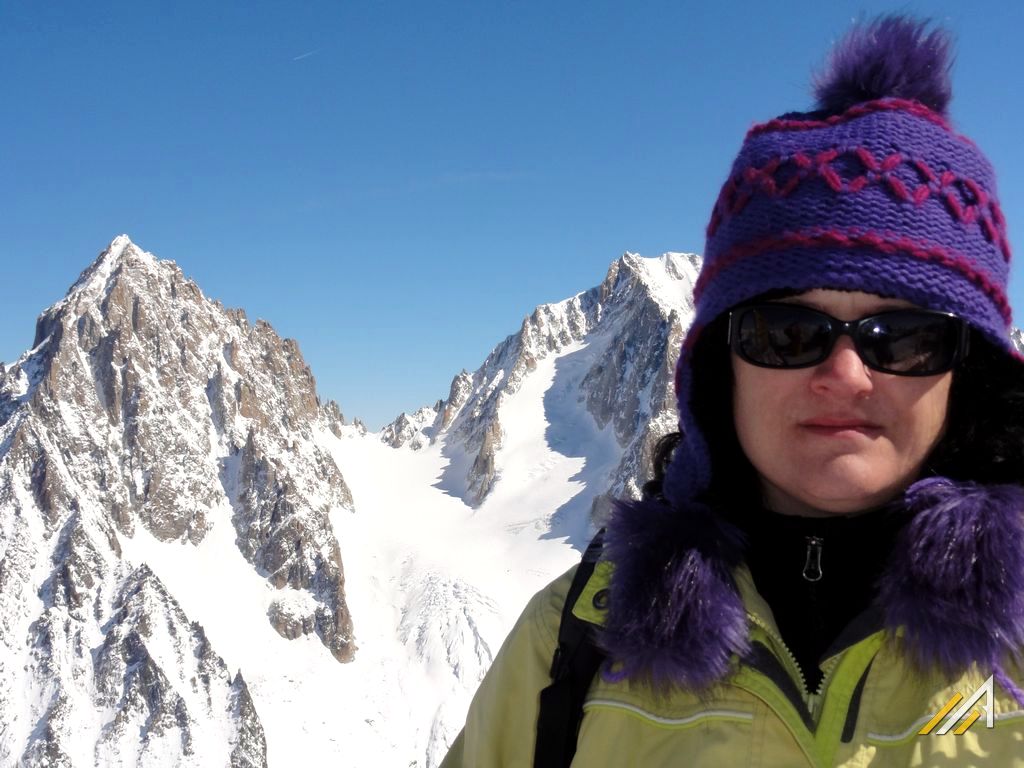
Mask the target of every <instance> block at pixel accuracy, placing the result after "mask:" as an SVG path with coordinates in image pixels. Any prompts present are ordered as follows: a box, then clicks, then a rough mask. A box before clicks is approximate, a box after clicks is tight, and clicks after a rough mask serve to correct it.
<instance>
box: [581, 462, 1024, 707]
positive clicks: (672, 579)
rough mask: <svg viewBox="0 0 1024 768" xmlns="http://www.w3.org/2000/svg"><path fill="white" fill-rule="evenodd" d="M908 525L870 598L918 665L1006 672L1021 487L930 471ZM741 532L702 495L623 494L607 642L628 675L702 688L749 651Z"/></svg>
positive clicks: (1021, 608)
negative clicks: (676, 498)
mask: <svg viewBox="0 0 1024 768" xmlns="http://www.w3.org/2000/svg"><path fill="white" fill-rule="evenodd" d="M903 501H904V504H905V505H906V508H907V509H908V510H909V511H910V512H911V514H912V517H911V519H910V521H909V522H908V523H907V524H906V525H905V526H904V527H903V528H902V529H901V530H900V532H899V533H898V534H897V541H896V545H895V547H894V549H893V554H892V556H891V557H890V559H889V561H888V563H887V565H886V567H885V569H884V571H883V573H882V576H881V578H880V580H879V583H878V591H877V594H876V597H875V603H874V607H875V608H876V609H878V611H879V612H880V614H881V615H882V616H883V620H884V625H885V628H886V629H887V630H889V631H890V632H891V633H893V635H895V631H896V630H897V629H898V628H902V630H903V631H902V633H901V636H900V638H899V642H901V643H902V644H903V649H904V651H905V653H906V654H907V656H908V658H909V659H910V660H911V661H912V662H913V663H915V664H916V665H918V666H920V667H922V668H931V667H937V668H939V669H941V670H942V671H944V672H947V673H951V674H952V673H954V672H957V671H962V670H963V669H964V668H965V667H967V666H969V665H970V664H971V663H974V662H976V663H978V664H979V665H982V666H990V667H995V668H997V669H998V668H999V667H1000V665H1001V663H1002V662H1003V661H1004V660H1005V659H1007V658H1008V657H1010V656H1016V655H1018V654H1019V653H1020V651H1021V650H1022V648H1024V487H1021V486H1018V485H992V486H985V485H977V484H974V483H954V482H953V481H950V480H948V479H945V478H929V479H926V480H922V481H919V482H917V483H915V484H914V485H912V486H911V487H910V488H909V489H907V491H906V493H905V495H904V499H903ZM743 551H744V536H743V533H742V532H741V531H740V530H739V529H738V528H737V527H736V526H734V525H732V524H731V523H729V522H728V521H726V520H724V519H723V518H722V517H720V516H718V515H715V514H714V513H713V512H712V510H711V509H709V508H708V507H707V506H706V505H703V504H701V503H699V502H690V503H688V504H687V505H685V506H683V507H679V506H672V505H670V504H669V503H668V502H666V501H664V500H661V499H657V500H655V499H648V500H643V501H628V502H618V503H617V504H616V506H615V509H614V511H613V514H612V517H611V520H610V521H609V524H608V531H607V534H606V537H605V552H606V556H607V558H608V559H609V560H610V561H611V562H612V563H613V564H614V570H613V571H612V574H611V580H610V584H609V601H608V612H607V615H606V618H605V622H604V626H603V628H602V629H601V630H600V632H599V642H600V643H601V645H602V647H603V648H604V649H605V651H606V652H607V653H608V655H609V657H610V659H611V660H612V661H613V662H615V664H616V667H617V669H618V670H619V673H618V674H619V675H621V676H625V677H630V678H636V679H640V680H645V681H647V682H649V683H651V684H652V685H654V686H655V687H657V688H666V687H669V686H679V687H682V688H684V689H692V690H700V689H704V688H707V687H708V686H710V685H711V684H712V683H714V682H716V681H717V680H719V679H720V678H722V677H724V676H725V675H726V674H727V673H728V671H729V667H730V660H731V659H732V657H733V655H734V654H737V655H739V656H744V655H746V653H747V652H748V651H749V649H750V640H749V631H748V620H747V612H746V609H745V608H744V605H743V602H742V600H741V598H740V594H739V591H738V590H737V587H736V584H735V581H734V578H733V571H734V570H735V568H736V567H737V566H739V565H740V563H741V562H742V561H743Z"/></svg>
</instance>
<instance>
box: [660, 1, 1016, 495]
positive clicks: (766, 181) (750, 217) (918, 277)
mask: <svg viewBox="0 0 1024 768" xmlns="http://www.w3.org/2000/svg"><path fill="white" fill-rule="evenodd" d="M926 27H927V23H926V22H920V21H913V20H909V19H906V18H904V17H899V16H888V17H883V18H881V19H879V20H877V21H875V22H872V23H870V24H867V25H861V26H857V27H855V28H854V29H853V30H852V31H851V32H850V33H849V34H848V35H847V36H846V37H845V38H844V39H843V40H842V41H841V42H840V43H839V44H838V45H837V47H836V48H835V49H834V50H833V52H832V55H831V58H830V59H829V62H828V66H827V68H826V70H825V72H824V73H823V74H822V75H821V76H820V77H819V78H817V80H816V85H815V92H816V96H817V97H818V105H817V106H818V111H816V112H810V113H790V114H786V115H783V116H782V117H779V118H777V119H775V120H771V121H769V122H767V123H762V124H760V125H755V126H754V127H753V128H751V129H750V131H749V132H748V133H747V136H746V138H745V140H744V142H743V146H742V147H741V148H740V152H739V155H738V156H737V158H736V161H735V162H734V163H733V167H732V171H731V173H730V174H729V178H728V179H727V180H726V182H725V184H724V185H723V186H722V191H721V193H720V194H719V197H718V200H717V202H716V203H715V206H714V210H713V212H712V215H711V221H710V223H709V224H708V228H707V243H706V245H705V249H704V264H703V267H702V269H701V273H700V276H699V278H698V280H697V284H696V287H695V290H694V298H695V301H696V310H697V312H696V317H695V318H694V321H693V325H692V326H691V327H690V330H689V332H688V333H687V335H686V338H685V340H684V341H683V348H682V353H681V354H680V356H679V362H678V365H677V367H676V378H675V388H676V399H677V404H678V407H679V427H680V431H681V432H682V433H683V441H684V443H683V445H682V446H681V447H680V449H679V450H677V451H676V452H675V454H674V459H673V461H672V464H671V465H670V466H669V469H668V472H667V474H666V477H665V482H664V485H663V489H664V493H665V496H666V497H667V498H668V499H669V500H670V501H671V502H672V503H673V504H674V505H679V504H684V503H686V502H687V501H690V500H692V499H694V498H695V496H696V495H697V494H698V493H700V491H702V490H704V489H706V488H707V487H708V485H709V483H710V478H711V467H710V461H709V457H708V450H707V444H706V442H705V440H704V438H703V436H702V435H701V434H700V431H699V429H698V428H697V425H696V422H695V421H694V418H693V414H692V412H691V410H690V386H691V378H692V371H691V367H690V361H691V353H692V350H693V347H694V344H695V343H696V341H697V338H698V337H699V335H700V333H701V331H702V329H703V328H705V327H706V326H707V325H708V324H709V323H710V322H711V321H713V320H714V319H715V318H716V317H718V316H719V315H721V314H722V313H723V312H725V311H727V310H729V309H730V308H731V307H734V306H735V305H737V304H739V303H742V302H744V301H748V300H750V299H752V298H754V297H755V296H758V295H760V294H763V293H766V292H768V291H774V290H780V289H783V290H793V291H804V290H810V289H812V288H834V289H844V290H859V291H865V292H868V293H875V294H879V295H881V296H889V297H896V298H901V299H906V300H908V301H911V302H913V303H915V304H917V305H919V306H922V307H927V308H930V309H935V310H941V311H945V312H953V313H955V314H957V315H959V316H960V317H962V318H964V319H965V320H967V321H968V322H969V323H970V324H971V325H972V326H973V327H974V328H976V329H977V330H978V331H980V332H981V333H983V334H984V335H985V336H986V337H987V338H988V339H990V340H991V341H992V342H994V343H995V344H997V345H999V346H1001V347H1003V348H1005V349H1006V350H1007V352H1008V353H1011V354H1016V353H1015V352H1014V348H1013V346H1012V344H1011V343H1010V340H1009V329H1010V323H1011V317H1010V305H1009V302H1008V300H1007V298H1006V285H1007V277H1008V271H1009V262H1010V246H1009V242H1008V241H1007V237H1006V222H1005V219H1004V218H1003V215H1002V212H1001V211H1000V208H999V203H998V200H997V198H996V184H995V174H994V172H993V170H992V166H991V165H990V164H989V162H988V160H987V159H986V158H985V156H984V155H983V154H982V153H981V151H980V150H979V149H978V148H977V147H976V146H975V145H974V143H973V142H972V141H971V140H970V139H967V138H966V137H964V136H961V135H959V134H957V133H956V132H955V131H954V130H953V129H952V127H951V126H950V123H949V121H948V117H947V114H946V107H947V105H948V103H949V100H950V98H951V89H950V83H949V67H950V56H949V51H950V42H949V38H948V35H947V34H946V33H945V31H943V30H941V29H939V30H935V31H932V32H930V33H928V32H927V30H926Z"/></svg>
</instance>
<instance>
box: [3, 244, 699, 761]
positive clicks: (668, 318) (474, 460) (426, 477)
mask: <svg viewBox="0 0 1024 768" xmlns="http://www.w3.org/2000/svg"><path fill="white" fill-rule="evenodd" d="M698 266H699V265H698V261H697V258H696V257H694V256H688V255H682V254H667V255H665V256H663V257H661V258H658V259H644V258H640V257H638V256H634V255H630V254H627V255H626V256H623V257H622V258H621V259H619V260H618V261H616V262H614V263H613V264H612V266H611V269H610V270H609V273H608V277H607V278H606V279H605V281H604V282H603V283H602V284H601V285H600V286H598V287H597V288H594V289H592V290H590V291H587V292H585V293H581V294H579V295H577V296H575V297H573V298H571V299H568V300H566V301H563V302H559V303H557V304H549V305H543V306H541V307H538V309H537V310H536V311H535V312H534V313H533V314H532V315H531V316H530V317H528V318H527V319H526V320H524V322H523V325H522V328H521V330H520V332H519V333H518V334H516V335H513V336H510V337H509V338H508V339H506V340H505V341H504V342H502V343H501V344H499V345H498V347H496V348H495V350H494V351H493V352H492V353H491V355H490V356H488V358H487V360H486V361H484V363H483V365H482V366H481V367H480V368H479V369H478V370H477V371H476V372H475V373H473V374H470V373H467V372H462V373H460V374H459V375H458V376H456V377H455V379H454V380H453V382H452V387H451V391H450V392H449V394H448V397H447V398H446V399H444V400H441V401H439V402H437V403H436V404H435V405H433V406H429V407H425V408H423V409H420V410H419V411H417V412H416V413H414V414H412V415H402V416H400V417H399V418H398V419H397V420H396V421H395V422H394V423H393V424H392V425H389V427H387V428H386V429H385V430H383V431H382V432H381V433H368V432H367V431H366V429H365V428H364V427H363V426H362V425H361V424H359V423H358V421H356V422H353V423H352V424H347V423H346V422H345V420H344V419H343V418H342V415H341V412H340V409H339V408H338V406H337V405H335V404H334V403H330V402H329V403H326V404H322V403H321V402H320V400H319V399H318V397H317V395H316V389H315V383H314V380H313V376H312V374H311V372H310V371H309V369H308V367H307V366H306V365H305V363H304V362H303V360H302V357H301V355H300V353H299V350H298V347H297V345H296V344H295V342H293V341H290V340H282V339H280V338H279V337H278V336H277V335H276V334H275V333H274V331H273V330H272V329H271V328H270V326H269V325H267V324H266V323H264V322H262V321H257V322H256V323H255V324H250V323H249V322H248V320H247V319H246V318H245V315H244V314H243V313H242V312H241V311H239V310H228V309H225V308H224V307H222V306H221V305H220V304H219V303H218V302H214V301H211V300H210V299H208V298H206V297H205V296H203V294H202V292H201V291H200V290H199V288H198V287H197V286H196V285H195V284H194V283H192V282H190V281H189V280H187V279H186V278H185V277H184V276H183V275H182V274H181V272H180V270H179V269H178V268H177V267H176V266H175V265H174V264H173V263H172V262H166V261H159V260H157V259H156V258H155V257H153V256H152V255H150V254H147V253H144V252H143V251H142V250H141V249H139V248H137V247H136V246H135V245H134V244H132V243H131V242H130V240H128V238H126V237H119V238H117V239H116V240H114V242H113V243H111V245H110V247H109V248H108V249H107V250H105V251H104V252H103V253H102V254H101V255H100V256H99V258H98V259H97V260H96V261H95V263H94V264H93V265H92V266H90V267H89V268H88V269H87V270H86V271H85V272H84V273H83V274H82V276H81V277H80V278H79V280H78V281H77V282H76V283H75V284H74V285H73V286H72V287H71V289H70V290H69V292H68V294H67V296H66V297H65V298H64V299H63V300H61V301H60V302H58V303H57V304H55V305H54V306H53V307H51V308H50V309H48V310H46V311H45V312H44V313H43V314H42V315H41V316H40V318H39V320H38V322H37V330H36V338H35V341H34V344H33V348H32V349H31V350H29V351H28V352H26V353H25V354H24V355H22V356H21V357H20V358H19V359H18V360H17V361H15V362H13V363H10V364H8V365H6V366H4V367H2V368H0V554H2V560H0V708H2V711H3V712H4V714H5V716H4V718H3V722H2V723H0V764H11V763H18V762H23V763H25V764H28V765H60V764H62V765H76V766H77V765H94V764H101V765H114V764H129V765H130V764H139V765H154V766H156V765H161V766H162V765H204V766H205V765H222V764H231V765H264V764H269V765H273V766H278V765H291V764H314V763H322V764H331V765H343V766H392V765H394V766H398V765H401V766H421V768H422V766H434V765H436V764H437V763H438V762H439V760H440V758H441V756H442V755H443V754H444V752H445V750H446V748H447V745H448V744H449V743H450V741H451V740H452V739H453V738H454V736H455V735H456V734H457V732H458V729H459V727H460V726H461V723H462V720H463V718H464V716H465V710H466V707H467V706H468V702H469V698H470V696H471V695H472V692H473V690H474V689H475V687H476V685H477V683H478V681H479V680H480V678H481V677H482V676H483V674H484V672H485V671H486V669H487V667H488V666H489V664H490V662H491V659H492V658H493V654H494V653H495V652H496V651H497V648H498V646H499V645H500V644H501V641H502V640H503V639H504V636H505V634H506V633H507V632H508V629H509V628H510V627H511V625H512V623H513V622H514V620H515V619H516V617H517V616H518V613H519V611H520V610H521V608H522V607H523V605H524V604H525V602H526V600H527V599H528V598H529V596H530V595H531V594H532V593H533V592H535V591H536V590H537V589H539V588H540V587H542V586H543V585H544V584H545V583H546V582H547V581H549V580H550V579H551V578H553V577H554V576H556V575H557V574H558V573H560V572H561V571H563V570H564V569H565V568H567V567H569V566H570V565H571V564H572V563H573V562H575V560H576V559H578V557H579V548H580V547H581V546H582V545H583V544H585V542H586V540H587V538H588V536H589V535H590V532H591V529H592V527H593V525H592V523H593V521H592V512H593V511H594V510H596V511H597V512H598V513H600V510H601V508H602V504H601V499H603V498H605V497H606V494H607V493H609V492H611V493H616V494H631V495H632V494H635V493H636V492H637V488H638V483H640V482H642V479H643V478H644V477H645V476H646V475H647V473H648V468H647V464H648V463H649V454H650V448H651V446H652V444H653V442H654V441H655V440H656V439H657V438H658V437H659V436H660V435H661V434H663V433H664V432H667V431H669V430H670V429H671V428H672V425H673V421H674V419H673V416H672V408H671V371H672V366H673V364H674V355H673V352H674V350H675V349H677V348H678V342H679V338H680V335H681V333H682V331H683V328H684V326H685V324H686V323H687V322H688V321H689V318H690V313H691V312H692V308H691V305H690V303H689V295H690V292H691V289H692V283H693V279H694V278H695V276H696V271H697V268H698ZM343 562H344V568H343V566H342V563H343ZM357 645H358V647H357ZM339 662H343V663H339Z"/></svg>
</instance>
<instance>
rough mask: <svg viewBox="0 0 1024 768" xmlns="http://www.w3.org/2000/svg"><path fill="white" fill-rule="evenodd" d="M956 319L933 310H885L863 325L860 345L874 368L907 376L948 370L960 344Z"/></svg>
mask: <svg viewBox="0 0 1024 768" xmlns="http://www.w3.org/2000/svg"><path fill="white" fill-rule="evenodd" d="M960 333H961V331H960V323H959V321H958V320H957V319H956V318H953V317H947V316H945V315H940V314H934V313H931V312H921V311H916V310H907V311H906V312H886V313H884V314H882V315H878V316H876V317H873V318H870V319H869V321H868V322H867V323H865V324H863V325H861V326H860V328H859V329H858V333H857V348H858V350H859V351H860V354H861V356H862V357H863V358H864V362H866V363H867V364H868V365H870V366H871V367H872V368H877V369H878V370H881V371H888V372H890V373H899V374H903V375H905V376H928V375H931V374H935V373H941V372H943V371H947V370H949V369H950V368H951V367H952V366H953V364H954V362H955V360H956V353H957V349H958V347H959V344H960Z"/></svg>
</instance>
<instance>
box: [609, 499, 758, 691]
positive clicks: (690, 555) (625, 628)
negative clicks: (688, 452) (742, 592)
mask: <svg viewBox="0 0 1024 768" xmlns="http://www.w3.org/2000/svg"><path fill="white" fill-rule="evenodd" d="M605 551H606V555H607V557H608V558H609V559H610V560H611V561H612V562H613V563H614V564H615V569H614V571H613V572H612V577H611V584H610V595H609V607H608V615H607V619H606V622H605V626H604V629H603V630H602V631H601V634H600V638H599V639H600V642H601V645H602V646H603V647H604V648H605V650H606V651H607V652H608V654H609V656H610V657H611V659H612V660H613V661H614V662H615V663H616V664H620V665H621V672H620V673H621V674H623V675H625V676H628V677H630V678H634V679H640V680H644V681H646V682H649V683H650V684H652V685H653V686H654V687H655V688H656V689H661V690H664V689H666V688H667V687H669V686H672V685H679V686H681V687H683V688H686V689H691V690H700V689H704V688H707V687H708V686H709V685H711V684H712V683H714V682H715V681H716V680H718V679H720V678H721V677H723V676H724V675H725V674H726V672H727V671H728V668H729V661H730V659H731V657H732V655H733V654H734V653H739V654H742V653H743V652H745V651H746V649H747V646H748V637H747V617H746V611H745V609H744V607H743V603H742V601H741V600H740V596H739V593H738V592H737V590H736V586H735V583H734V582H733V578H732V570H733V568H734V567H735V566H736V565H737V564H738V563H739V561H740V558H741V555H742V535H741V534H740V532H739V531H738V530H737V529H735V528H734V527H732V526H731V525H729V524H728V523H726V522H725V521H723V520H721V519H720V518H718V517H716V516H714V515H713V514H712V513H711V511H710V510H709V509H708V508H707V507H705V506H703V505H700V504H697V503H693V502H691V503H690V504H689V505H688V506H687V507H685V508H679V507H672V506H670V505H669V504H668V503H666V502H664V501H658V500H645V501H627V502H623V501H618V502H616V504H615V509H614V511H613V513H612V517H611V520H610V521H609V523H608V533H607V536H606V545H605Z"/></svg>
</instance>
